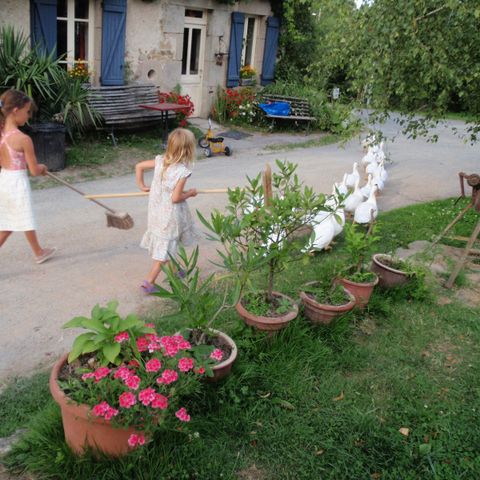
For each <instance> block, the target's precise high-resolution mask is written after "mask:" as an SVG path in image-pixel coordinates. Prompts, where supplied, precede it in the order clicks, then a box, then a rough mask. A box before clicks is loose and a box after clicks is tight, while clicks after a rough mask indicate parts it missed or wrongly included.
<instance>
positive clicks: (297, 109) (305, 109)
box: [260, 94, 317, 128]
mask: <svg viewBox="0 0 480 480" xmlns="http://www.w3.org/2000/svg"><path fill="white" fill-rule="evenodd" d="M260 98H261V101H262V103H268V102H287V103H289V104H290V114H289V115H286V116H285V115H268V114H265V117H266V118H271V119H272V126H271V128H273V127H274V126H275V120H277V119H281V120H287V121H294V122H295V123H297V122H306V125H307V128H308V127H309V126H310V123H311V122H314V121H316V120H317V119H316V117H314V116H313V115H312V112H311V108H310V104H309V103H308V100H306V99H305V98H300V97H287V96H284V95H270V94H265V95H260Z"/></svg>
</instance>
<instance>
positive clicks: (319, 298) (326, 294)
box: [300, 281, 355, 325]
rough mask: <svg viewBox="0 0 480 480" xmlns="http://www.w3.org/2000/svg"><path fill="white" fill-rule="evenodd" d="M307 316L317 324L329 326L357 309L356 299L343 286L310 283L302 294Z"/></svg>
mask: <svg viewBox="0 0 480 480" xmlns="http://www.w3.org/2000/svg"><path fill="white" fill-rule="evenodd" d="M300 299H301V300H302V303H303V307H304V312H305V316H306V317H307V318H308V319H309V320H310V321H311V322H312V323H316V324H323V325H329V324H330V323H331V322H332V320H334V319H335V318H337V317H339V316H341V315H343V314H345V313H347V312H349V311H350V310H352V309H353V308H354V307H355V297H354V296H353V295H352V294H351V293H350V292H349V291H348V290H347V289H346V288H345V287H343V285H339V284H337V283H335V282H334V283H333V284H332V283H331V282H320V281H316V282H309V283H307V284H305V285H304V287H303V290H302V291H301V292H300Z"/></svg>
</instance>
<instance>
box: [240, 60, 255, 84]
mask: <svg viewBox="0 0 480 480" xmlns="http://www.w3.org/2000/svg"><path fill="white" fill-rule="evenodd" d="M256 83H257V72H256V71H255V69H254V68H253V67H252V66H251V65H244V66H243V67H242V68H241V69H240V85H242V86H252V85H255V84H256Z"/></svg>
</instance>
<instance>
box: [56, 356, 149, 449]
mask: <svg viewBox="0 0 480 480" xmlns="http://www.w3.org/2000/svg"><path fill="white" fill-rule="evenodd" d="M67 358H68V354H67V353H66V354H65V355H63V356H62V357H61V358H60V359H59V360H58V361H57V363H56V364H55V365H54V366H53V369H52V373H51V374H50V392H51V394H52V396H53V399H54V400H55V401H56V402H57V403H58V405H59V406H60V410H61V412H62V421H63V430H64V432H65V440H66V442H67V444H68V446H69V447H70V448H71V449H72V451H73V452H74V453H75V454H77V455H82V454H83V453H84V452H85V450H86V449H87V448H92V449H93V450H98V451H101V452H103V453H106V454H107V455H111V456H115V457H117V456H121V455H125V454H126V453H128V452H129V451H130V450H132V447H130V446H129V445H128V437H130V435H131V434H132V433H137V434H138V433H140V432H138V431H136V430H135V429H133V428H128V429H122V428H114V427H113V426H112V424H111V423H110V422H109V421H108V420H105V419H103V418H97V417H95V416H93V415H91V414H90V410H91V409H90V407H89V406H88V405H84V404H78V403H75V402H74V401H73V400H71V399H70V398H68V397H67V396H66V395H65V393H63V391H62V390H61V388H60V387H59V386H58V383H57V379H58V375H59V372H60V370H61V369H62V367H63V365H64V364H65V362H66V361H67Z"/></svg>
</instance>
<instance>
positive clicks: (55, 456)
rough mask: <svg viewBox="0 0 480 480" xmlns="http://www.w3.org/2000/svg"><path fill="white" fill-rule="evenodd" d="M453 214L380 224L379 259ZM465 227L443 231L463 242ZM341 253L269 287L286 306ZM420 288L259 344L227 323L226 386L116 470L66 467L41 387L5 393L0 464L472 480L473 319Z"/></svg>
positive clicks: (476, 406) (73, 472) (275, 476)
mask: <svg viewBox="0 0 480 480" xmlns="http://www.w3.org/2000/svg"><path fill="white" fill-rule="evenodd" d="M460 208H461V205H457V206H455V207H454V205H453V200H444V201H439V202H433V203H429V204H424V205H416V206H413V207H407V208H403V209H399V210H396V211H392V212H388V213H384V214H382V215H381V218H380V222H381V225H382V228H381V230H380V236H381V238H382V240H381V242H380V249H381V250H382V251H389V250H391V249H394V248H397V247H399V246H405V245H406V244H408V243H409V242H411V241H414V240H418V239H422V240H425V239H426V240H430V239H431V237H432V235H434V234H436V233H438V232H439V230H440V229H441V228H442V227H443V226H444V225H446V224H447V223H448V222H449V221H450V220H451V219H452V218H453V213H454V212H455V211H458V210H459V209H460ZM474 221H476V220H475V215H473V214H472V216H470V215H469V216H468V217H467V220H466V221H465V222H460V224H459V225H458V226H457V228H456V231H455V233H456V234H458V235H469V233H470V232H471V225H472V224H473V222H474ZM342 248H343V245H342V241H341V240H340V241H339V242H338V244H337V245H336V246H335V247H334V248H333V251H332V252H330V253H322V254H319V255H316V256H315V257H308V258H306V259H305V261H303V262H300V263H295V264H290V265H289V267H288V269H287V270H285V271H284V272H283V273H282V274H281V278H280V281H279V284H278V286H277V289H278V290H281V291H283V292H285V293H287V294H290V295H292V296H296V294H297V292H298V289H299V287H300V286H301V285H302V284H303V283H304V282H307V281H310V280H314V279H317V278H319V277H322V276H325V275H328V274H329V273H330V272H331V271H332V270H333V269H334V267H335V261H336V259H338V257H339V256H340V255H341V252H342ZM427 280H428V286H429V289H428V292H427V293H428V294H427V295H424V296H423V297H422V299H417V300H414V299H412V298H409V297H408V295H406V294H403V293H402V292H395V293H394V294H390V293H387V292H381V291H376V292H374V295H373V296H372V299H371V302H370V304H369V306H368V308H367V309H366V310H365V311H364V312H353V313H351V314H349V315H347V316H345V317H343V318H342V319H340V320H338V321H337V322H336V323H334V324H333V325H331V326H330V327H328V328H326V327H313V326H311V325H309V324H308V323H307V322H306V321H305V320H304V319H303V318H302V317H299V318H298V319H297V320H295V321H293V322H291V324H290V325H289V327H288V328H287V329H285V330H284V331H282V332H280V333H278V334H277V335H275V336H273V337H268V336H266V335H264V334H260V333H256V332H254V331H252V330H251V329H250V328H248V327H246V326H244V325H243V324H242V323H240V322H239V321H238V319H237V317H236V314H235V312H227V313H226V314H225V315H224V316H223V318H222V321H221V329H222V330H225V331H227V332H229V334H230V335H231V336H232V337H233V338H234V339H235V341H236V342H237V346H238V348H239V358H238V360H237V362H236V364H235V366H234V369H233V372H232V374H231V375H230V376H229V377H228V378H227V379H226V380H225V381H224V382H223V383H220V384H217V385H206V388H205V389H204V390H203V391H202V393H201V394H199V395H198V396H196V397H195V398H190V399H188V401H187V402H186V407H187V409H188V411H189V412H190V413H191V415H192V420H191V422H190V423H189V425H188V427H189V429H188V432H178V431H173V432H165V433H161V434H159V435H158V436H157V437H156V438H154V441H152V442H151V443H150V444H148V445H147V446H146V447H144V448H142V449H141V450H138V451H136V452H134V453H133V454H131V455H130V456H129V457H127V458H123V459H121V460H116V461H112V460H109V459H100V460H98V459H97V460H95V459H93V457H91V456H89V455H87V456H85V457H83V458H75V457H74V456H73V455H72V454H71V453H70V451H69V449H68V448H67V447H66V445H65V443H64V440H63V430H62V424H61V419H60V414H59V411H58V409H57V407H56V405H55V404H54V403H53V402H52V401H51V400H50V399H49V395H48V393H47V388H46V385H45V376H43V377H42V376H36V377H33V378H31V379H30V380H28V379H27V380H22V382H24V383H22V386H21V387H19V382H15V383H14V384H12V385H11V386H10V387H9V388H7V389H6V390H5V391H4V392H3V393H2V394H1V395H0V413H1V418H2V427H1V428H2V430H1V432H2V433H1V434H2V435H4V436H5V435H8V434H10V433H12V432H13V431H14V430H15V429H16V428H19V427H20V426H24V425H25V424H26V418H27V417H28V418H29V421H28V423H27V428H28V433H27V434H26V435H25V436H24V438H23V440H22V441H21V442H20V443H18V444H17V445H16V446H15V447H14V448H13V450H12V452H11V453H10V454H9V455H8V456H7V457H6V458H4V463H5V464H6V465H7V466H8V468H9V469H11V470H12V471H14V472H20V471H25V470H26V471H28V472H31V473H33V474H34V475H35V478H55V479H68V480H72V479H78V480H80V479H82V480H84V479H105V480H107V479H112V480H113V479H142V480H145V479H162V480H166V479H168V480H180V479H185V480H187V479H188V480H193V479H195V480H197V479H204V480H217V479H240V480H245V479H252V480H267V479H268V480H283V479H285V480H287V479H292V480H294V479H295V480H298V479H305V480H317V479H339V480H347V479H351V480H358V479H391V480H400V479H401V480H405V479H412V480H413V479H452V480H454V479H461V478H464V479H475V478H480V386H479V385H480V384H479V381H478V379H479V378H480V351H479V349H478V345H479V343H480V326H479V322H478V318H479V317H480V308H476V307H469V306H467V305H463V304H461V303H459V302H457V301H456V300H455V298H454V293H455V292H454V291H445V290H443V289H442V288H441V287H439V286H438V285H437V284H436V282H435V281H434V279H433V277H432V278H427ZM440 296H442V297H448V298H449V299H450V300H452V303H450V304H447V305H442V306H440V305H439V304H438V303H437V300H438V298H439V297H440ZM152 316H153V318H157V319H158V317H159V314H158V313H155V312H153V313H152ZM65 320H67V319H65ZM160 325H161V327H160V328H158V330H159V331H160V332H161V331H162V330H163V331H166V332H173V331H175V329H176V328H178V326H179V325H178V324H176V325H173V324H168V323H167V324H162V323H159V326H160ZM32 398H34V399H36V405H35V403H34V402H32V401H31V399H32ZM400 429H402V432H403V433H402V432H401V431H400Z"/></svg>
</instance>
